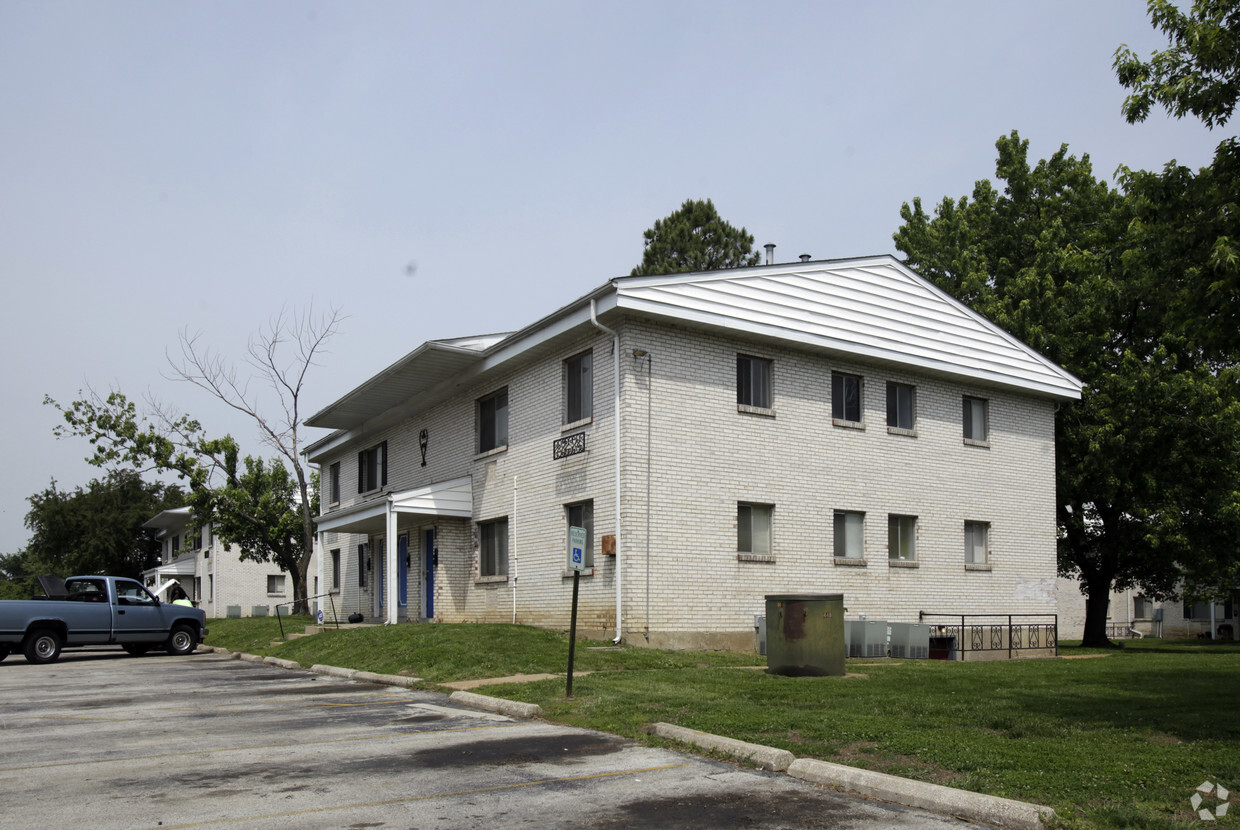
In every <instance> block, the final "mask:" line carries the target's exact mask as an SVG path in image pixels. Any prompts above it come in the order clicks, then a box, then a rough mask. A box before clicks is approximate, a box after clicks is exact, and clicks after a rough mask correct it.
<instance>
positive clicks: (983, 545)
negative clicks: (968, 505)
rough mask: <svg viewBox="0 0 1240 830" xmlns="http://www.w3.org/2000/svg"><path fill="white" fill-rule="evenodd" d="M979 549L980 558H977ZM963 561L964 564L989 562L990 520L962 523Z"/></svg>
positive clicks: (984, 563) (985, 563)
mask: <svg viewBox="0 0 1240 830" xmlns="http://www.w3.org/2000/svg"><path fill="white" fill-rule="evenodd" d="M979 551H980V556H981V558H980V559H979V558H978V555H979ZM964 563H965V564H966V565H989V564H990V522H975V521H972V520H968V521H966V522H965V523H964Z"/></svg>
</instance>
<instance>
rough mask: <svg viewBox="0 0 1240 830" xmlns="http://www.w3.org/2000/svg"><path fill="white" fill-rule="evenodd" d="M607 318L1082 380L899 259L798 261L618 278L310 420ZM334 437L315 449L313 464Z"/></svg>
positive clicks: (1065, 391) (903, 362)
mask: <svg viewBox="0 0 1240 830" xmlns="http://www.w3.org/2000/svg"><path fill="white" fill-rule="evenodd" d="M592 300H593V301H597V304H598V308H599V311H600V314H602V313H603V312H607V313H608V316H610V315H611V314H615V313H616V312H617V311H618V312H620V313H625V312H627V313H633V314H638V315H641V316H649V317H656V318H664V319H668V320H674V321H676V322H678V323H681V324H691V325H696V326H699V327H703V328H709V329H714V330H719V331H722V332H725V333H728V332H731V333H737V334H747V335H750V336H755V337H760V338H765V339H771V340H775V341H780V342H785V343H788V344H792V345H798V346H801V347H805V348H809V349H817V350H824V351H827V352H830V353H834V354H838V355H844V356H853V357H857V358H862V359H870V360H879V361H883V362H886V363H888V364H892V365H896V366H903V367H907V368H909V369H913V370H920V371H926V372H931V373H935V374H939V375H945V376H949V377H953V378H957V379H960V380H963V381H966V382H968V381H973V382H979V383H986V384H997V385H1000V386H1004V387H1008V388H1012V389H1016V390H1019V391H1024V392H1028V393H1032V394H1037V395H1044V396H1047V397H1050V398H1054V399H1061V400H1073V399H1077V398H1080V396H1081V382H1080V381H1079V380H1078V379H1077V378H1075V377H1074V376H1073V375H1072V374H1071V373H1069V372H1067V371H1066V370H1064V369H1063V368H1062V367H1060V366H1057V365H1056V364H1054V363H1052V362H1051V361H1049V360H1047V359H1046V358H1045V357H1042V356H1041V355H1039V354H1038V353H1037V352H1035V351H1033V349H1031V348H1029V347H1028V346H1026V345H1025V344H1024V343H1022V342H1020V341H1019V340H1017V339H1016V338H1014V337H1012V336H1011V335H1010V334H1008V333H1007V332H1005V331H1003V330H1002V329H1000V328H999V327H998V326H995V325H994V324H992V323H991V322H989V321H988V320H986V319H985V318H983V317H982V316H981V315H979V314H977V313H976V312H974V311H972V310H971V309H969V308H967V307H966V306H964V305H963V304H961V303H959V302H957V301H956V300H955V299H953V298H952V297H950V296H949V295H947V294H946V293H944V292H943V291H941V290H939V289H938V288H936V287H935V286H934V285H932V284H931V283H929V282H928V281H926V280H924V279H922V278H921V277H920V276H918V275H917V274H915V273H914V272H913V271H912V270H910V269H909V268H908V267H907V266H905V265H904V264H903V263H901V262H900V261H899V260H897V259H895V258H894V257H891V256H877V257H866V258H860V259H844V260H826V261H818V262H797V263H790V264H784V265H768V266H758V267H754V268H738V269H732V270H727V271H710V272H700V273H692V274H673V275H667V276H653V277H619V278H616V279H613V280H611V281H610V282H609V283H607V284H605V285H603V286H602V287H600V288H598V289H596V290H595V291H593V292H591V293H589V294H587V295H585V296H584V297H582V298H581V299H579V300H576V301H574V302H573V303H570V304H569V305H567V306H565V307H563V308H561V309H559V310H558V311H556V312H554V313H553V314H550V315H548V316H547V317H544V318H543V319H542V320H539V321H538V322H536V323H533V324H532V325H529V326H527V327H525V328H523V329H521V330H520V331H517V332H515V333H511V334H496V335H489V336H483V337H472V338H459V339H456V340H438V341H430V342H427V343H424V344H422V345H421V346H419V347H418V348H417V349H415V350H414V351H413V352H411V353H410V354H408V355H406V356H405V357H404V358H402V359H401V360H399V361H397V362H396V363H394V364H392V366H390V367H388V368H387V369H385V370H384V371H383V372H380V373H379V374H378V375H375V376H374V377H373V378H370V379H369V380H367V381H366V382H365V383H363V384H362V385H361V386H359V387H357V388H356V389H354V390H353V391H352V392H350V393H348V394H347V395H345V396H344V397H342V398H341V399H340V400H338V401H336V402H335V403H333V404H331V405H329V406H328V407H326V408H324V409H323V410H321V411H319V412H318V413H316V414H315V415H313V416H312V417H311V418H308V419H307V420H306V424H307V425H309V426H315V427H330V428H334V429H338V430H353V429H357V428H359V427H362V426H363V425H364V424H366V422H367V421H369V420H371V419H374V418H376V417H378V416H380V415H382V414H383V413H386V412H389V411H390V410H393V409H395V408H397V407H409V406H410V402H411V401H413V402H417V401H418V400H419V399H420V398H422V396H426V400H425V401H423V403H426V404H428V405H429V403H432V402H433V401H431V400H430V397H431V393H436V395H437V396H442V395H444V394H447V393H446V392H445V390H446V389H447V388H448V386H449V382H450V381H452V380H453V379H458V380H459V379H460V376H461V375H463V374H468V373H474V372H478V371H483V370H487V369H492V368H496V367H497V366H500V365H503V364H505V363H507V362H508V361H510V360H513V359H516V358H518V357H520V356H522V355H526V356H528V355H529V354H530V353H531V350H533V349H536V348H537V347H539V346H541V345H542V344H544V343H545V342H546V341H547V340H548V339H549V338H551V337H554V336H557V335H560V334H563V333H565V332H567V331H571V330H573V329H575V328H578V327H580V326H585V325H589V308H590V302H591V301H592ZM330 441H331V437H329V438H327V439H324V440H322V441H320V442H317V443H316V444H314V445H312V446H311V447H310V448H309V449H308V450H307V453H308V454H313V453H314V452H315V451H316V450H317V449H321V448H322V447H323V446H325V445H327V444H328V443H329V442H330Z"/></svg>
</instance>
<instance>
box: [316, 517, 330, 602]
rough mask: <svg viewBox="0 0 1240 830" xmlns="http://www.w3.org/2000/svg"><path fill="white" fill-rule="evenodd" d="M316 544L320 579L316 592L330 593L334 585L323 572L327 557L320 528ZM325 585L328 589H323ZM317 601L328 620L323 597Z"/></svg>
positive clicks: (317, 532)
mask: <svg viewBox="0 0 1240 830" xmlns="http://www.w3.org/2000/svg"><path fill="white" fill-rule="evenodd" d="M314 546H315V553H316V554H317V557H318V567H317V568H315V570H317V571H318V576H317V577H316V580H317V581H318V585H319V589H318V590H317V591H315V593H316V594H330V593H331V591H332V586H330V585H328V584H327V580H326V579H325V578H324V574H323V560H324V559H326V558H327V557H325V556H324V555H323V531H321V530H318V531H316V532H315V534H314ZM324 587H326V588H327V590H326V591H324V590H323V588H324ZM315 602H316V603H318V606H319V610H320V611H322V612H323V621H324V622H326V621H327V610H326V609H325V608H324V607H323V598H322V597H319V598H318V599H316V600H315ZM315 617H316V619H315V622H318V619H317V617H318V615H317V614H316V615H315Z"/></svg>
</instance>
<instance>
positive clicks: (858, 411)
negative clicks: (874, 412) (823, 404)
mask: <svg viewBox="0 0 1240 830" xmlns="http://www.w3.org/2000/svg"><path fill="white" fill-rule="evenodd" d="M854 381H855V389H856V395H855V397H854V396H852V395H850V394H849V386H850V385H851V382H854ZM850 404H852V407H850ZM849 415H856V416H857V417H855V418H850V417H848V416H849ZM864 417H865V378H864V377H863V376H861V375H858V374H855V373H853V372H832V373H831V420H832V421H833V422H834V423H837V424H848V425H852V424H861V423H864V421H863V420H862V419H863V418H864Z"/></svg>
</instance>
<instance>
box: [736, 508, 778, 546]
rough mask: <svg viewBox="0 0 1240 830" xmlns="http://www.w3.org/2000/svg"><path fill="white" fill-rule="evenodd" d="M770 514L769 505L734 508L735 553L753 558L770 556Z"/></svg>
mask: <svg viewBox="0 0 1240 830" xmlns="http://www.w3.org/2000/svg"><path fill="white" fill-rule="evenodd" d="M771 513H772V508H771V505H769V504H744V503H742V504H738V505H737V506H736V552H737V553H749V554H753V555H755V556H770V555H771Z"/></svg>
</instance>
